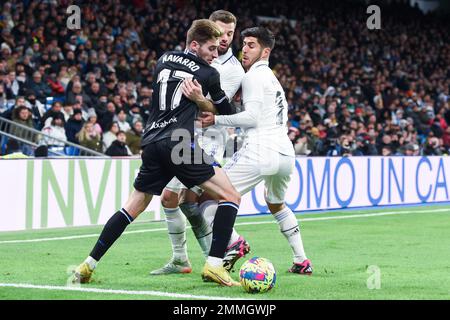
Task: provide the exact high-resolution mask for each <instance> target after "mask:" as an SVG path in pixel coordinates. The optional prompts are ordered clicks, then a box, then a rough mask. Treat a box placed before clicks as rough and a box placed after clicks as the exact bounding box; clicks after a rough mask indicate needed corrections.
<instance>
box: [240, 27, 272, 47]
mask: <svg viewBox="0 0 450 320" xmlns="http://www.w3.org/2000/svg"><path fill="white" fill-rule="evenodd" d="M241 36H242V38H245V37H254V38H256V39H258V42H259V44H260V45H261V46H262V47H263V48H270V50H272V49H273V47H274V46H275V35H274V34H273V33H272V31H270V30H269V29H267V28H265V27H252V28H247V29H245V30H244V31H242V32H241Z"/></svg>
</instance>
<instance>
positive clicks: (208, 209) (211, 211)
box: [199, 200, 218, 227]
mask: <svg viewBox="0 0 450 320" xmlns="http://www.w3.org/2000/svg"><path fill="white" fill-rule="evenodd" d="M217 205H218V202H217V201H215V200H207V201H205V202H203V203H201V204H200V206H199V209H200V213H201V214H202V215H203V217H204V218H205V220H206V223H207V224H208V225H210V226H211V227H212V225H213V222H214V217H215V216H216V211H217Z"/></svg>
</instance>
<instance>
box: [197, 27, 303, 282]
mask: <svg viewBox="0 0 450 320" xmlns="http://www.w3.org/2000/svg"><path fill="white" fill-rule="evenodd" d="M242 37H243V49H242V53H243V58H242V65H243V66H244V69H245V70H246V74H245V76H244V78H243V80H242V101H243V105H244V111H242V112H240V113H236V114H232V115H224V116H221V115H214V114H212V113H204V115H203V117H202V124H203V126H209V125H216V126H217V125H219V126H224V127H241V128H245V129H246V133H247V137H246V140H245V141H244V145H243V146H242V148H241V149H240V150H239V151H238V152H236V153H235V154H234V155H233V157H232V159H231V161H228V162H227V163H226V165H225V166H224V169H225V172H226V173H227V175H228V177H229V179H230V181H231V183H232V185H233V186H234V187H235V188H236V190H237V191H238V192H239V193H240V194H241V195H244V194H246V193H247V192H249V191H250V190H252V189H253V188H254V187H255V186H256V185H257V184H259V183H260V182H261V181H264V183H265V200H266V203H267V205H268V207H269V210H270V212H271V213H272V214H273V216H274V217H275V219H276V221H277V222H278V225H279V227H280V231H281V233H282V234H283V235H284V236H285V237H286V239H287V240H288V242H289V244H290V246H291V249H292V252H293V256H294V263H293V265H292V267H291V268H290V269H289V272H292V273H298V274H306V275H311V274H312V264H311V261H310V260H309V259H308V258H307V257H306V254H305V251H304V248H303V243H302V239H301V234H300V228H299V225H298V221H297V219H296V217H295V215H294V213H293V212H292V211H291V209H290V208H289V207H287V206H286V205H285V202H284V201H285V194H286V191H287V188H288V184H289V182H290V179H291V174H292V172H293V170H294V168H295V153H294V148H293V146H292V143H291V141H290V140H289V138H288V136H287V126H286V123H287V115H288V114H287V112H288V107H287V102H286V97H285V94H284V90H283V88H282V86H281V84H280V83H279V81H278V79H277V78H276V77H275V75H274V74H273V72H272V70H271V69H270V68H269V56H270V53H271V51H272V49H273V47H274V45H275V37H274V35H273V34H272V33H271V32H270V31H269V30H268V29H266V28H264V27H254V28H249V29H246V30H244V31H243V32H242Z"/></svg>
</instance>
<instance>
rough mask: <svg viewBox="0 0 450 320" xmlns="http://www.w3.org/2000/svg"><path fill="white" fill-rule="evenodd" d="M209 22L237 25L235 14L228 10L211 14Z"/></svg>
mask: <svg viewBox="0 0 450 320" xmlns="http://www.w3.org/2000/svg"><path fill="white" fill-rule="evenodd" d="M209 20H211V21H214V22H216V21H220V22H223V23H234V24H235V25H236V22H237V19H236V17H235V15H234V14H232V13H231V12H230V11H226V10H217V11H214V12H213V13H211V15H210V16H209Z"/></svg>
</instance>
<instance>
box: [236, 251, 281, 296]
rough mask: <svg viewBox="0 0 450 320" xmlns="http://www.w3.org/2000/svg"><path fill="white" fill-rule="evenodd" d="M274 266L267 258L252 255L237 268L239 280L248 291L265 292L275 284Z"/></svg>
mask: <svg viewBox="0 0 450 320" xmlns="http://www.w3.org/2000/svg"><path fill="white" fill-rule="evenodd" d="M276 278H277V277H276V273H275V268H274V267H273V264H272V262H270V261H269V260H268V259H265V258H260V257H253V258H251V259H250V260H247V261H245V262H244V264H243V265H242V266H241V269H240V270H239V281H240V282H241V285H242V288H244V290H245V291H247V292H248V293H263V292H267V291H269V290H270V289H272V288H273V287H274V286H275V281H276Z"/></svg>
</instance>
